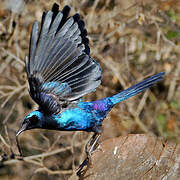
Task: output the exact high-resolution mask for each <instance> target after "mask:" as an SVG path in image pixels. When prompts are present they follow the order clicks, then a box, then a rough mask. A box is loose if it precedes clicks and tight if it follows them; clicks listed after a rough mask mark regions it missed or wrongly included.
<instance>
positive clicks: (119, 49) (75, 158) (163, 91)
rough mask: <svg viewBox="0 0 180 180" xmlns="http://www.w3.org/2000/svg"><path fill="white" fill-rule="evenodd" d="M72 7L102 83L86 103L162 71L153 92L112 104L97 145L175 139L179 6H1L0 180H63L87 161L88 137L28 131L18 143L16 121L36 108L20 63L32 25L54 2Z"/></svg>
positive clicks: (167, 0)
mask: <svg viewBox="0 0 180 180" xmlns="http://www.w3.org/2000/svg"><path fill="white" fill-rule="evenodd" d="M54 2H56V3H58V4H59V6H60V9H62V8H63V7H64V5H66V4H67V5H69V6H70V7H71V12H70V13H71V15H73V14H74V13H76V12H79V13H80V14H81V16H82V18H83V19H84V21H85V23H86V29H87V31H88V37H89V40H90V48H91V57H93V58H94V59H95V60H97V61H98V62H99V63H100V64H101V67H102V69H103V76H102V77H103V79H102V83H101V85H100V86H99V88H98V89H97V91H96V92H94V93H91V94H89V95H87V96H86V97H85V100H86V101H89V100H96V99H100V98H104V97H107V96H111V95H113V94H115V93H117V92H120V91H121V90H123V89H125V88H128V87H130V86H131V85H133V84H135V83H137V82H139V81H141V80H143V79H144V78H146V77H148V76H151V75H153V74H155V73H158V72H161V71H164V72H166V76H165V78H164V80H163V81H161V82H159V83H158V84H157V85H155V86H154V87H153V88H151V89H150V90H147V91H146V92H144V93H142V94H140V95H137V96H136V97H133V98H131V99H128V100H126V101H125V102H123V103H119V104H118V105H116V106H115V107H114V108H113V109H112V111H111V113H110V114H109V115H108V117H107V118H106V119H105V120H104V122H103V134H102V138H101V141H103V140H105V139H108V138H112V137H117V136H121V135H126V134H129V133H131V134H142V133H146V134H154V135H156V136H160V137H163V138H164V139H169V140H170V141H175V142H179V141H180V138H179V137H180V1H179V0H156V1H153V0H140V1H138V0H66V1H65V0H59V1H58V0H56V1H54V0H50V1H43V0H29V1H28V0H26V1H25V0H4V1H3V0H0V179H3V180H6V179H13V180H14V179H15V180H16V179H18V180H19V179H23V180H24V179H28V180H29V179H40V178H41V179H53V180H56V179H68V178H69V177H70V176H71V175H72V174H73V173H74V172H75V171H76V170H77V168H78V165H79V164H80V163H81V162H82V161H83V159H84V157H85V153H84V147H85V144H86V143H87V141H88V139H89V138H90V137H91V136H92V134H91V133H85V132H61V131H48V130H38V129H37V130H32V131H26V132H24V133H23V134H22V135H21V136H20V138H19V140H20V145H21V147H22V151H23V155H24V156H26V157H27V158H26V160H25V161H24V162H22V161H18V160H16V158H15V156H14V154H17V153H18V150H17V146H16V141H15V133H16V131H17V130H18V128H19V127H20V122H21V121H22V119H23V118H24V116H25V115H26V114H27V113H29V112H30V111H32V110H34V109H36V108H37V105H36V104H35V103H34V102H33V101H32V99H31V98H30V96H29V94H28V88H27V87H28V85H27V77H26V73H25V68H24V65H25V62H24V57H25V55H28V47H29V39H30V32H31V29H32V24H33V22H34V21H35V20H38V21H39V22H40V20H41V15H42V12H43V11H47V10H50V9H51V7H52V5H53V3H54Z"/></svg>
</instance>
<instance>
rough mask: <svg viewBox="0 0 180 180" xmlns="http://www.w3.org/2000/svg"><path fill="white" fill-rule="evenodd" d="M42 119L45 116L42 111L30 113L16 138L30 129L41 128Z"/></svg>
mask: <svg viewBox="0 0 180 180" xmlns="http://www.w3.org/2000/svg"><path fill="white" fill-rule="evenodd" d="M42 118H43V114H42V113H41V112H40V111H33V112H31V113H29V114H28V115H27V116H26V117H25V118H24V120H23V121H22V124H21V128H20V129H19V130H18V132H17V134H16V136H18V135H19V134H21V133H22V132H23V131H26V130H29V129H35V128H41V126H42Z"/></svg>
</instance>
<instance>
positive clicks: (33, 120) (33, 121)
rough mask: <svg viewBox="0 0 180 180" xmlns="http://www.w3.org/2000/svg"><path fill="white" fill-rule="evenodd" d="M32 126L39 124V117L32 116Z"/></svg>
mask: <svg viewBox="0 0 180 180" xmlns="http://www.w3.org/2000/svg"><path fill="white" fill-rule="evenodd" d="M30 122H31V124H36V123H37V122H38V117H37V116H32V117H31V119H30Z"/></svg>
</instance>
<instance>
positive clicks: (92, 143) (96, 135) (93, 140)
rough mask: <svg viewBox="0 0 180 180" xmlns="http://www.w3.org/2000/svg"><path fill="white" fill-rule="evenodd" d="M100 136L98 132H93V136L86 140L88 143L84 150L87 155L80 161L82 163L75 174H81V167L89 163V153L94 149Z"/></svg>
mask: <svg viewBox="0 0 180 180" xmlns="http://www.w3.org/2000/svg"><path fill="white" fill-rule="evenodd" d="M100 137H101V134H100V133H94V134H93V136H92V137H91V138H90V140H89V141H88V143H87V144H86V147H85V151H86V154H87V157H86V158H85V160H84V161H83V162H82V164H81V165H80V166H79V170H78V172H77V175H78V176H79V177H80V176H81V173H82V169H83V168H84V166H88V164H89V163H90V156H91V153H92V152H93V151H94V150H95V147H96V145H97V143H98V140H99V138H100Z"/></svg>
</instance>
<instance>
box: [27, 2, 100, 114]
mask: <svg viewBox="0 0 180 180" xmlns="http://www.w3.org/2000/svg"><path fill="white" fill-rule="evenodd" d="M69 12H70V7H69V6H65V7H64V9H63V10H62V11H61V12H60V11H59V6H58V5H57V4H54V6H53V8H52V11H48V12H45V13H43V16H42V21H41V28H40V30H39V27H38V23H37V22H35V23H34V24H33V27H32V33H31V39H30V48H29V57H28V58H26V71H27V74H28V80H29V87H30V88H29V89H30V95H31V97H32V98H33V99H34V101H35V102H36V103H38V104H39V106H40V108H41V109H42V110H43V111H45V112H46V113H58V112H59V111H60V110H61V106H62V104H68V102H72V101H75V100H78V99H79V98H81V97H82V96H84V95H85V94H87V93H89V92H91V91H94V90H95V89H96V87H97V86H98V85H99V84H100V83H101V68H100V66H99V64H98V63H97V62H96V61H94V60H93V59H92V58H91V57H90V56H89V53H90V49H89V44H88V43H89V41H88V38H87V37H86V36H87V31H86V29H85V23H84V21H83V20H81V18H80V15H79V14H75V15H74V16H72V17H68V16H69Z"/></svg>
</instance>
